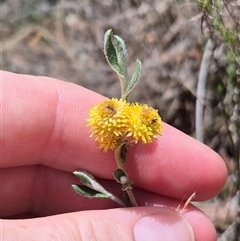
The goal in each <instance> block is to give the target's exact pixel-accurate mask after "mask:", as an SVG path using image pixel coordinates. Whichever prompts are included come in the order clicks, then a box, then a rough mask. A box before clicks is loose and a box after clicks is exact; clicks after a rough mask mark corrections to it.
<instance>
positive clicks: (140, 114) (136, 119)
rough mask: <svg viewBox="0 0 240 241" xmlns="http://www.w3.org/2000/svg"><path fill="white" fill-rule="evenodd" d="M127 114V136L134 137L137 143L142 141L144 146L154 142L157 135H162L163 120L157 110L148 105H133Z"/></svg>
mask: <svg viewBox="0 0 240 241" xmlns="http://www.w3.org/2000/svg"><path fill="white" fill-rule="evenodd" d="M125 112H126V113H127V120H128V121H127V131H126V132H127V136H128V137H133V139H134V141H135V143H137V142H138V141H139V140H141V141H142V142H143V143H144V144H146V143H150V142H152V139H153V138H156V135H161V134H162V120H161V118H160V116H159V115H158V112H157V110H155V109H153V108H151V107H149V106H148V105H140V104H138V103H135V104H132V105H130V106H129V107H128V110H126V111H125Z"/></svg>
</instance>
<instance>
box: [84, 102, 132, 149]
mask: <svg viewBox="0 0 240 241" xmlns="http://www.w3.org/2000/svg"><path fill="white" fill-rule="evenodd" d="M128 105H129V104H128V103H127V102H126V101H125V100H122V99H119V100H118V99H116V98H112V99H110V100H105V101H103V102H101V103H100V104H98V105H95V106H94V107H93V108H92V109H91V110H90V111H89V116H90V118H89V119H87V122H88V125H89V126H90V127H91V135H90V136H95V138H96V141H97V142H98V143H99V147H100V149H103V150H104V151H107V150H109V149H111V150H113V149H115V148H116V147H117V145H118V140H119V139H120V138H121V137H122V136H123V135H124V133H125V122H126V117H125V115H124V114H123V113H124V109H125V108H126V106H128Z"/></svg>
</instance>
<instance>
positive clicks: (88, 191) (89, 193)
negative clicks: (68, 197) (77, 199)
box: [72, 184, 111, 198]
mask: <svg viewBox="0 0 240 241" xmlns="http://www.w3.org/2000/svg"><path fill="white" fill-rule="evenodd" d="M72 188H73V190H74V191H75V192H76V193H78V194H80V195H82V196H85V197H89V198H110V196H111V195H110V194H109V193H107V192H106V193H102V192H98V191H96V190H93V189H92V188H89V187H86V186H82V185H76V184H73V185H72Z"/></svg>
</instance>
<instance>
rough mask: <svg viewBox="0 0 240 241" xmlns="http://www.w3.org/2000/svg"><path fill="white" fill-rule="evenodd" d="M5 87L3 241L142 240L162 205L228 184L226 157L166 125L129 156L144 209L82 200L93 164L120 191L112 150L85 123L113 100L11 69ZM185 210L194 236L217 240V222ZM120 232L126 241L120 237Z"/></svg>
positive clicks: (206, 196)
mask: <svg viewBox="0 0 240 241" xmlns="http://www.w3.org/2000/svg"><path fill="white" fill-rule="evenodd" d="M1 89H2V98H1V106H2V107H1V134H0V137H1V148H0V151H1V153H0V156H1V189H0V190H1V199H0V202H1V203H0V215H1V218H2V219H1V225H2V231H3V232H2V237H3V239H4V240H43V238H46V240H134V235H133V226H134V224H135V223H136V220H137V219H138V218H139V216H142V215H152V214H155V213H158V210H160V209H161V208H163V207H164V210H165V209H169V210H172V211H174V210H175V208H176V207H177V206H178V205H179V204H180V203H181V200H183V199H185V200H186V199H187V198H188V197H189V196H190V195H191V194H192V193H193V192H195V191H196V197H195V199H194V200H196V201H203V200H207V199H210V198H212V197H214V196H215V195H217V194H218V193H219V192H220V190H221V188H222V187H223V185H224V183H225V181H226V175H227V172H226V167H225V164H224V162H223V161H222V159H221V157H220V156H219V155H218V154H216V153H215V152H213V151H212V150H211V149H209V148H208V147H207V146H205V145H204V144H202V143H199V142H198V141H196V140H195V139H193V138H191V137H189V136H187V135H185V134H183V133H182V132H180V131H178V130H176V129H175V128H173V127H171V126H169V125H167V124H165V123H164V128H163V135H162V136H161V137H159V138H158V140H156V141H154V142H153V143H152V144H149V145H142V144H137V145H132V146H130V148H129V150H128V153H127V163H126V171H127V173H128V174H129V178H130V179H131V180H133V181H134V193H135V195H136V199H137V201H138V203H139V205H140V206H141V207H136V208H116V207H117V206H116V204H115V203H113V202H112V201H110V200H102V199H100V200H99V199H98V200H96V199H91V200H90V199H87V198H83V197H81V196H79V195H77V194H76V193H75V192H73V190H72V189H71V184H73V183H79V181H78V179H77V178H76V177H74V176H73V174H72V172H73V171H75V170H86V171H87V172H89V173H91V174H92V175H94V176H95V177H96V178H97V179H98V180H99V181H100V182H101V184H102V185H103V186H104V187H105V188H106V189H108V190H110V191H112V192H113V193H115V194H116V195H118V196H119V197H121V190H120V189H121V187H120V186H119V184H116V182H115V181H113V178H112V172H113V171H114V170H115V169H116V164H115V162H114V161H113V152H111V151H109V152H107V153H103V151H102V150H99V149H98V147H97V144H96V143H95V141H94V139H93V138H89V129H88V127H86V118H87V117H88V111H89V109H90V108H91V107H92V106H93V105H94V104H96V103H99V102H101V101H102V100H104V99H105V97H103V96H101V95H99V94H97V93H94V92H92V91H90V90H87V89H84V88H82V87H80V86H77V85H75V84H71V83H67V82H63V81H59V80H56V79H51V78H47V77H35V76H27V75H19V74H14V73H9V72H4V71H3V72H1ZM183 203H184V201H183ZM176 213H177V215H179V216H181V217H183V218H184V219H185V220H186V221H187V222H188V223H189V225H190V226H191V227H192V229H193V232H194V235H195V240H210V241H211V240H216V233H215V230H214V227H213V225H212V224H211V222H210V221H209V220H208V219H207V217H206V216H205V215H204V214H203V213H202V212H201V211H199V210H198V209H197V208H195V207H194V206H192V205H189V206H188V207H187V209H186V210H185V211H183V212H181V213H178V212H176ZM32 217H41V218H36V219H32ZM20 218H21V219H20ZM126 220H127V221H126ZM12 227H15V228H14V229H13V228H12ZM93 227H94V228H93ZM112 233H115V234H116V236H118V237H119V239H111V234H112ZM101 235H102V236H101ZM26 237H28V238H26ZM106 237H109V239H107V238H106ZM123 237H124V238H125V239H123Z"/></svg>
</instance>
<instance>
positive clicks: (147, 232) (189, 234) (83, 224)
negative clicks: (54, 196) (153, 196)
mask: <svg viewBox="0 0 240 241" xmlns="http://www.w3.org/2000/svg"><path fill="white" fill-rule="evenodd" d="M12 227H14V229H13V228H12ZM194 236H195V239H194ZM2 237H3V239H4V240H22V239H24V240H42V239H45V240H52V239H56V240H82V241H85V240H100V241H101V240H104V241H108V240H109V241H110V240H111V241H113V240H116V241H117V240H128V241H130V240H136V241H141V240H144V241H145V240H151V241H154V240H165V241H168V240H179V241H181V240H182V241H190V240H208V241H213V240H216V234H215V230H214V227H213V226H212V224H211V223H210V222H209V221H208V219H207V218H206V217H205V216H204V215H203V214H202V213H200V212H197V211H192V212H191V214H189V213H185V214H184V217H183V216H182V215H180V214H179V213H177V212H176V211H174V210H170V209H167V208H153V207H141V208H127V209H110V210H101V211H86V212H77V213H69V214H62V215H57V216H50V217H46V218H36V219H28V220H2Z"/></svg>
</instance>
